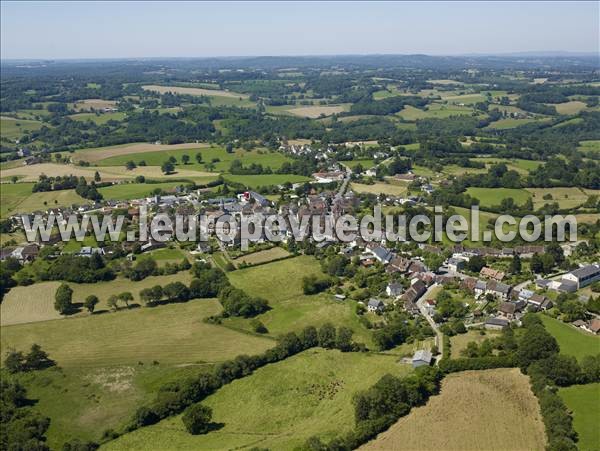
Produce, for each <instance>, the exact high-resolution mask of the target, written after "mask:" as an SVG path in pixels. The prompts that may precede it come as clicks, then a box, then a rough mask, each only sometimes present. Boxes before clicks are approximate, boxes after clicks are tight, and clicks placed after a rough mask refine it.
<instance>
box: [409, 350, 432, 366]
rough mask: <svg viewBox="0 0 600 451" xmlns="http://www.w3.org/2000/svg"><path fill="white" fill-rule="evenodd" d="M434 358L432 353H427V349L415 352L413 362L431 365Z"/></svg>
mask: <svg viewBox="0 0 600 451" xmlns="http://www.w3.org/2000/svg"><path fill="white" fill-rule="evenodd" d="M432 357H433V356H432V355H431V352H429V351H427V350H426V349H419V350H418V351H416V352H415V355H413V358H412V361H413V362H417V361H423V362H427V363H431V359H432Z"/></svg>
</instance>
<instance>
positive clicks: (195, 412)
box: [181, 403, 212, 435]
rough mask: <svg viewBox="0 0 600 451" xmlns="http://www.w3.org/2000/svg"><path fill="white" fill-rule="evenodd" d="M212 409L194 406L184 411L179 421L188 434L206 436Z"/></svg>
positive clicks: (198, 405) (200, 405)
mask: <svg viewBox="0 0 600 451" xmlns="http://www.w3.org/2000/svg"><path fill="white" fill-rule="evenodd" d="M211 419H212V409H211V408H210V407H206V406H203V405H202V404H200V403H198V404H194V405H192V406H190V407H188V408H187V409H186V411H185V412H184V414H183V417H182V418H181V420H182V421H183V424H184V425H185V428H186V429H187V430H188V432H189V433H190V434H194V435H197V434H206V433H207V432H208V431H209V430H210V420H211Z"/></svg>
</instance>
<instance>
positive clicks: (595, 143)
mask: <svg viewBox="0 0 600 451" xmlns="http://www.w3.org/2000/svg"><path fill="white" fill-rule="evenodd" d="M578 149H579V150H581V151H582V152H591V151H600V139H596V140H589V141H580V142H579V147H578Z"/></svg>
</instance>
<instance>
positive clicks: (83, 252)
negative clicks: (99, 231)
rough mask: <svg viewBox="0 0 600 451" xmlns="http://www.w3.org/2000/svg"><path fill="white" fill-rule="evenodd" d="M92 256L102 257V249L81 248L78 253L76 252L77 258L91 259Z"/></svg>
mask: <svg viewBox="0 0 600 451" xmlns="http://www.w3.org/2000/svg"><path fill="white" fill-rule="evenodd" d="M93 254H99V255H104V249H102V248H101V247H91V246H83V247H82V248H81V249H80V250H79V252H77V256H79V257H91V256H92V255H93Z"/></svg>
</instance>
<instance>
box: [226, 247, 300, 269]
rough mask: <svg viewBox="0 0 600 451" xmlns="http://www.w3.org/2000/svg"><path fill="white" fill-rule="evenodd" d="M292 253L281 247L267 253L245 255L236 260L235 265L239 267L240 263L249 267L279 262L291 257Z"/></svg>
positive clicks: (266, 251)
mask: <svg viewBox="0 0 600 451" xmlns="http://www.w3.org/2000/svg"><path fill="white" fill-rule="evenodd" d="M289 255H290V253H289V252H288V251H286V250H285V249H283V248H281V247H273V248H271V249H267V250H265V251H258V252H253V253H252V254H248V255H244V256H242V257H239V258H236V259H235V260H234V263H236V264H237V265H239V264H240V263H247V264H249V265H256V264H259V263H266V262H270V261H271V260H277V259H280V258H284V257H287V256H289Z"/></svg>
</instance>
